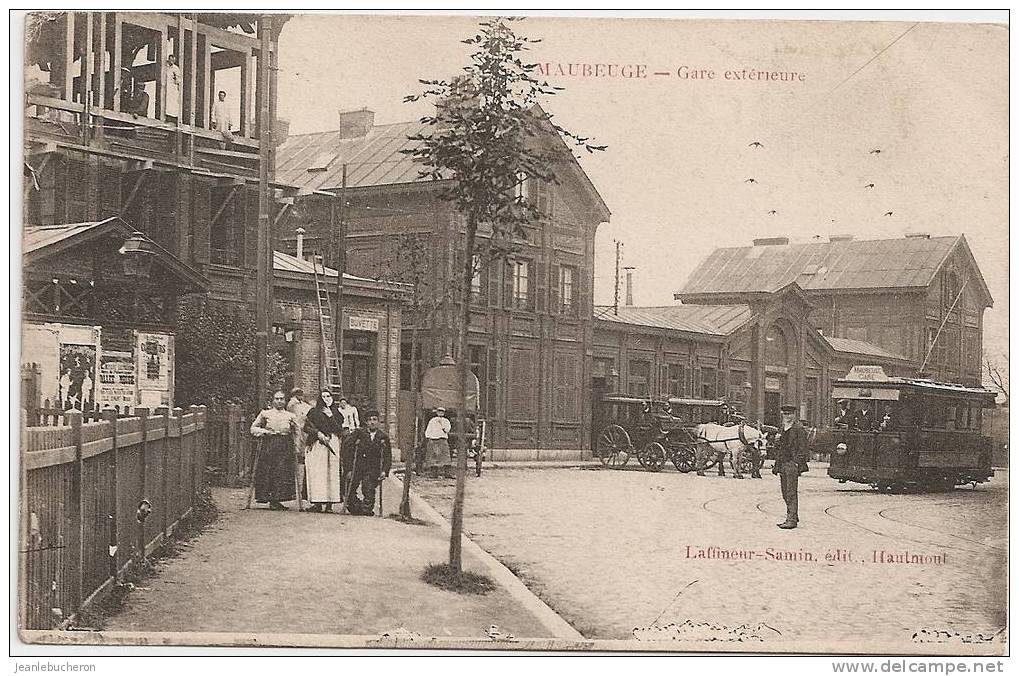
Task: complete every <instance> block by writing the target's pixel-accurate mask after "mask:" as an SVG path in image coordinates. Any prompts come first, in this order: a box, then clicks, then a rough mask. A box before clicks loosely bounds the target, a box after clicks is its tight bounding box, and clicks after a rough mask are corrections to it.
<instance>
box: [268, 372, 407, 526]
mask: <svg viewBox="0 0 1019 676" xmlns="http://www.w3.org/2000/svg"><path fill="white" fill-rule="evenodd" d="M251 434H252V435H253V436H255V437H256V438H258V439H260V442H261V443H260V448H259V451H258V455H257V460H256V467H255V486H254V487H255V501H256V502H258V503H262V504H265V503H268V505H269V509H271V510H275V511H279V510H286V509H287V507H286V506H285V505H283V504H282V503H284V502H288V501H291V500H296V499H297V494H298V491H300V493H301V497H302V498H303V499H307V500H308V501H309V502H310V503H311V507H310V508H309V510H308V511H310V512H332V511H334V507H335V506H338V505H339V504H340V503H343V504H344V505H345V506H346V510H347V512H349V513H350V514H358V515H365V516H372V515H374V513H375V511H374V505H375V494H376V489H377V487H378V485H379V483H380V482H381V481H382V480H383V479H385V477H386V476H387V475H388V474H389V470H390V469H391V466H392V461H393V454H392V445H391V443H390V440H389V435H388V434H386V432H385V431H383V429H382V428H381V425H380V416H379V413H378V411H373V410H372V411H366V412H365V415H364V425H363V426H362V424H361V418H360V414H359V411H358V410H357V408H356V407H355V406H352V405H351V404H350V403H349V402H348V401H347V400H346V398H344V397H339V398H338V399H334V397H333V393H332V392H331V391H330V390H328V389H323V390H321V391H320V392H319V394H318V397H317V398H316V400H315V402H314V404H310V403H308V402H307V401H306V400H305V396H304V391H303V390H301V389H300V388H295V389H293V390H291V392H290V398H289V400H288V399H287V395H286V394H285V393H284V392H283V391H282V390H281V391H278V392H276V393H275V394H274V395H273V400H272V406H271V407H269V408H267V409H265V410H264V411H262V412H261V413H259V414H258V416H257V417H256V418H255V420H254V422H252V424H251ZM298 466H303V471H302V470H300V469H299V467H298Z"/></svg>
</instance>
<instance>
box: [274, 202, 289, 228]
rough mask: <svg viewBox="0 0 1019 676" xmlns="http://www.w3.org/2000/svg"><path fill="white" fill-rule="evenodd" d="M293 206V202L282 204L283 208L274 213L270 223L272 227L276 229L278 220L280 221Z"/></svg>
mask: <svg viewBox="0 0 1019 676" xmlns="http://www.w3.org/2000/svg"><path fill="white" fill-rule="evenodd" d="M293 204H294V203H293V201H291V202H284V203H283V206H282V207H281V208H280V210H279V211H277V212H276V218H274V219H273V221H272V225H273V227H276V226H277V225H279V224H280V220H282V218H283V217H284V216H285V215H286V214H287V212H289V211H290V207H291V206H293Z"/></svg>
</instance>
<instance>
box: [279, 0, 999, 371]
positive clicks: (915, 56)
mask: <svg viewBox="0 0 1019 676" xmlns="http://www.w3.org/2000/svg"><path fill="white" fill-rule="evenodd" d="M477 22H478V19H477V18H473V17H469V16H453V17H442V16H393V15H388V16H352V15H345V16H331V15H312V16H307V15H304V16H297V17H295V18H293V19H291V20H290V21H289V22H288V23H287V24H286V27H285V28H284V30H283V33H282V36H281V38H280V56H279V65H280V79H279V115H280V116H281V117H284V118H287V119H289V120H290V124H291V126H290V130H291V132H292V133H304V132H311V131H323V130H328V129H334V128H336V126H337V113H338V111H340V110H347V109H352V108H361V107H367V108H369V109H371V110H373V111H375V113H376V117H375V120H376V123H377V124H385V123H390V122H400V121H406V120H411V119H416V118H417V117H420V116H421V115H422V114H425V113H427V112H428V111H429V106H430V104H428V103H413V104H407V103H403V97H404V96H406V95H408V94H413V93H418V92H419V91H420V89H421V86H420V85H419V84H418V79H419V78H421V79H429V78H443V77H448V76H450V75H452V74H454V73H456V72H457V71H459V70H460V69H461V68H462V67H463V66H464V65H465V64H466V63H467V55H468V53H469V48H468V47H467V46H466V45H463V44H461V43H460V40H462V39H464V38H467V37H470V36H471V35H473V34H474V33H475V31H476V28H477ZM515 26H516V28H517V30H518V32H519V33H521V34H523V35H526V36H528V37H532V38H541V39H542V40H543V41H542V42H541V43H540V44H538V45H534V46H533V47H532V50H531V54H530V59H529V60H531V61H533V62H536V63H549V64H552V70H553V72H552V73H550V74H549V78H548V79H549V81H550V82H552V83H553V84H557V85H560V86H562V87H565V91H563V92H560V93H559V94H558V95H556V96H553V97H550V98H549V99H548V101H546V102H545V103H544V104H543V107H544V108H545V109H546V110H547V111H549V112H550V113H552V114H553V115H555V117H556V120H557V121H558V122H559V123H560V124H562V125H563V126H565V127H566V128H568V129H570V130H572V131H575V132H577V133H580V134H582V135H585V136H593V137H594V138H595V141H596V142H597V143H599V144H605V145H607V146H608V149H607V150H606V151H605V152H603V153H596V154H593V155H585V156H584V157H581V158H580V162H581V165H582V166H583V168H584V170H585V171H586V172H587V174H588V175H589V176H590V178H591V180H592V181H593V183H594V185H595V186H596V187H597V189H598V191H599V193H600V194H601V196H602V198H603V199H604V200H605V202H606V204H607V205H608V207H609V209H610V210H611V212H612V217H611V220H610V221H609V222H608V223H606V224H603V225H601V226H600V227H599V229H598V234H597V239H596V260H595V302H596V303H611V298H612V291H613V281H614V280H613V277H614V256H615V248H614V241H615V240H619V241H621V242H623V263H622V264H623V265H627V266H634V267H635V268H636V270H635V271H634V302H635V304H637V305H669V304H672V303H673V298H672V295H673V293H675V292H677V291H679V290H680V289H681V288H682V287H683V284H684V282H685V280H686V277H687V276H688V274H689V272H690V271H692V270H693V268H694V267H696V266H697V265H698V263H699V262H700V261H701V260H703V258H704V257H706V256H707V255H708V254H709V253H710V252H711V251H712V250H713V249H715V248H716V247H724V246H744V245H749V244H750V243H751V240H752V239H753V238H755V237H766V236H786V237H789V238H790V239H791V240H792V241H794V242H795V241H809V240H810V239H811V238H813V237H815V236H817V235H820V236H822V237H825V238H827V236H828V235H830V234H842V233H848V234H852V235H854V236H855V237H856V238H857V239H875V238H887V237H902V236H903V235H904V234H905V232H907V231H923V232H929V233H930V234H931V235H935V236H936V235H949V234H959V233H962V234H965V236H966V239H967V241H968V242H969V244H970V247H971V248H972V250H973V254H974V256H975V257H976V260H977V262H978V264H979V265H980V268H981V271H982V273H983V275H984V278H985V280H986V282H987V285H988V287H989V289H990V292H991V295H992V296H993V298H994V307H993V308H992V309H990V310H988V311H987V312H986V314H985V350H986V351H987V352H988V353H1007V349H1008V344H1007V336H1008V60H1007V59H1008V30H1007V28H1005V27H1003V26H1000V25H991V24H957V23H913V22H835V21H758V20H755V21H736V20H729V21H705V20H675V19H620V18H588V19H579V18H550V17H530V18H528V19H526V20H524V21H522V22H520V23H517V24H515ZM571 63H572V64H585V63H586V64H591V65H592V68H593V66H594V64H605V65H606V66H608V65H610V64H611V65H615V66H620V67H617V68H613V69H612V70H611V72H612V73H613V74H614V76H612V77H608V76H603V77H583V76H570V75H569V74H565V75H562V76H558V75H556V74H555V70H556V65H557V64H563V69H564V70H567V69H568V66H567V64H571ZM624 65H628V66H630V67H629V68H621V66H624ZM639 66H643V71H642V72H643V73H644V74H645V75H646V76H645V77H642V78H641V77H629V78H627V77H619V76H618V73H621V72H626V73H630V74H633V73H635V72H637V73H639V72H641V71H640V69H639V68H638V67H639ZM575 69H576V66H575ZM744 69H746V70H759V71H768V72H772V71H775V72H783V73H787V74H788V73H794V75H787V76H786V81H781V80H779V81H761V80H758V79H748V78H746V77H743V78H741V79H738V80H736V79H732V78H733V77H734V76H733V75H732V74H731V73H730V78H728V79H727V78H726V71H740V74H741V75H742V71H743V70H744ZM607 71H608V69H607V68H602V69H601V72H602V73H606V72H607ZM695 71H696V72H698V74H700V75H704V76H705V77H702V78H698V79H694V78H692V77H685V78H684V77H680V75H681V74H685V75H690V74H692V73H693V72H695ZM708 71H713V74H714V77H713V78H709V77H707V75H708V73H707V72H708ZM581 72H583V71H581ZM666 72H667V73H669V75H655V74H654V73H666ZM755 141H757V142H759V143H760V144H761V145H762V146H763V147H752V146H751V145H750V144H751V143H752V142H755ZM872 150H880V151H881V152H880V153H873V152H871V151H872ZM751 178H752V179H754V182H748V180H747V179H751ZM871 183H873V184H874V187H873V188H867V187H865V186H867V185H868V184H871ZM769 212H775V213H769ZM887 212H892V213H891V215H890V216H886V215H885V214H886V213H887Z"/></svg>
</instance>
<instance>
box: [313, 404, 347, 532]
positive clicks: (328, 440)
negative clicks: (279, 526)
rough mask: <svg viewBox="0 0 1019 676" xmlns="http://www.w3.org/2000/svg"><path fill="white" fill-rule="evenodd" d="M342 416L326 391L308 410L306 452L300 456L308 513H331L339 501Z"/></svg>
mask: <svg viewBox="0 0 1019 676" xmlns="http://www.w3.org/2000/svg"><path fill="white" fill-rule="evenodd" d="M342 426H343V414H341V413H340V411H339V409H338V408H337V406H336V403H335V402H334V401H333V395H332V393H331V392H330V391H329V390H322V391H321V392H319V395H318V399H317V400H316V401H315V406H314V408H312V409H311V410H310V411H308V416H307V418H306V419H305V422H304V431H305V433H306V434H307V435H308V446H309V448H308V452H307V453H306V454H305V456H304V470H305V473H306V477H307V482H308V483H307V485H308V500H309V501H311V503H312V506H311V509H309V510H308V511H311V512H321V511H323V509H324V510H325V511H326V512H331V511H333V503H334V502H337V503H338V502H340V501H341V497H340V434H341V430H342Z"/></svg>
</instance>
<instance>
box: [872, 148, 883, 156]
mask: <svg viewBox="0 0 1019 676" xmlns="http://www.w3.org/2000/svg"><path fill="white" fill-rule="evenodd" d="M870 154H871V155H880V154H881V149H880V148H874V150H871V151H870Z"/></svg>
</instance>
